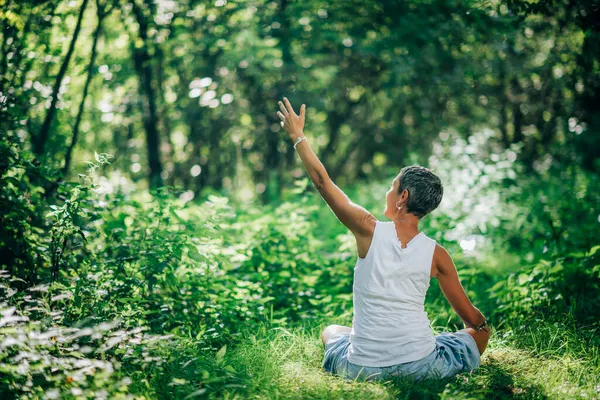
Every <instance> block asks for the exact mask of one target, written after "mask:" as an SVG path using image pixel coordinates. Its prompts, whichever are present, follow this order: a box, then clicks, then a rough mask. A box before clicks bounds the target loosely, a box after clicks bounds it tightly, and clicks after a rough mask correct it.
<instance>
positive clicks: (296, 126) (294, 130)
mask: <svg viewBox="0 0 600 400" xmlns="http://www.w3.org/2000/svg"><path fill="white" fill-rule="evenodd" d="M283 101H284V102H285V105H284V104H283V103H282V102H281V101H279V108H280V109H281V111H277V115H278V116H279V119H280V120H281V122H280V123H281V126H282V127H283V129H285V131H286V132H287V133H288V135H289V137H290V139H292V140H296V139H297V138H299V137H302V136H304V132H303V130H304V116H305V115H306V105H305V104H302V106H301V107H300V115H296V113H295V112H294V109H293V108H292V105H291V104H290V102H289V100H288V99H287V97H284V98H283Z"/></svg>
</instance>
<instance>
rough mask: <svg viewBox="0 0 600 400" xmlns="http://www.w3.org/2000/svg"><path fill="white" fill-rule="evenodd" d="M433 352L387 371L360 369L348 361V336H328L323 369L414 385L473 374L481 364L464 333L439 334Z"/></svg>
mask: <svg viewBox="0 0 600 400" xmlns="http://www.w3.org/2000/svg"><path fill="white" fill-rule="evenodd" d="M435 342H436V345H435V350H434V351H433V352H431V353H430V354H429V355H427V356H425V357H424V358H422V359H420V360H416V361H410V362H407V363H401V364H396V365H392V366H389V367H364V366H361V365H357V364H353V363H351V362H350V361H348V347H349V346H350V332H344V333H338V334H334V335H332V336H331V337H330V338H329V340H327V343H326V344H325V359H324V360H323V368H324V369H325V370H326V371H328V372H331V373H332V374H335V375H339V376H342V377H344V378H345V379H351V380H365V381H376V380H383V379H386V378H389V377H393V376H402V377H408V378H410V379H412V380H414V381H415V382H420V381H422V380H424V379H444V378H449V377H452V376H454V375H456V374H458V373H460V372H465V371H470V372H473V371H475V370H477V368H479V365H480V364H481V356H480V354H479V349H478V348H477V344H476V343H475V339H474V338H473V337H472V336H471V335H469V334H468V333H466V332H442V333H440V334H438V335H436V336H435Z"/></svg>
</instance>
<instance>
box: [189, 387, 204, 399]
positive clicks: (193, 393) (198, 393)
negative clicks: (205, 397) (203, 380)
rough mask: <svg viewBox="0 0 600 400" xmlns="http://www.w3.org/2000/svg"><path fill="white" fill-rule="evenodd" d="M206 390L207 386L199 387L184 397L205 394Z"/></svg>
mask: <svg viewBox="0 0 600 400" xmlns="http://www.w3.org/2000/svg"><path fill="white" fill-rule="evenodd" d="M205 392H206V389H205V388H202V389H198V390H196V391H194V392H192V393H190V394H188V395H187V396H185V397H184V399H191V398H192V397H196V396H200V395H202V394H204V393H205Z"/></svg>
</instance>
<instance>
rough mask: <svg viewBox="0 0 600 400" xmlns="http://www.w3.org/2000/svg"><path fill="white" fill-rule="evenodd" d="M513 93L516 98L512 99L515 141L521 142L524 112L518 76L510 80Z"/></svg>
mask: <svg viewBox="0 0 600 400" xmlns="http://www.w3.org/2000/svg"><path fill="white" fill-rule="evenodd" d="M510 84H511V90H512V95H513V96H514V99H513V101H512V103H513V106H512V114H513V128H514V131H513V140H512V142H513V143H520V142H522V141H523V128H522V125H523V123H522V121H523V114H522V113H521V101H520V99H519V95H520V94H521V87H520V86H519V81H518V80H517V78H516V77H514V76H513V77H512V78H511V80H510Z"/></svg>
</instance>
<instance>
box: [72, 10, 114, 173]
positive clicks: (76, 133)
mask: <svg viewBox="0 0 600 400" xmlns="http://www.w3.org/2000/svg"><path fill="white" fill-rule="evenodd" d="M103 19H104V15H103V13H102V12H101V11H99V12H98V26H97V27H96V31H95V32H94V41H93V43H92V54H91V55H90V63H89V64H88V68H87V77H86V79H85V84H84V85H83V94H82V96H81V103H79V110H78V111H77V117H76V118H75V125H74V126H73V136H72V138H71V143H70V144H69V147H68V148H67V152H66V154H65V166H64V167H63V171H62V176H63V178H64V177H65V176H67V172H68V171H69V166H70V165H71V156H72V154H73V149H74V148H75V145H76V144H77V138H78V137H79V125H80V124H81V118H82V116H83V111H84V110H85V99H86V98H87V94H88V90H89V87H90V82H91V81H92V77H93V76H94V64H95V63H96V54H97V48H98V39H99V38H100V35H101V33H102V21H103Z"/></svg>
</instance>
